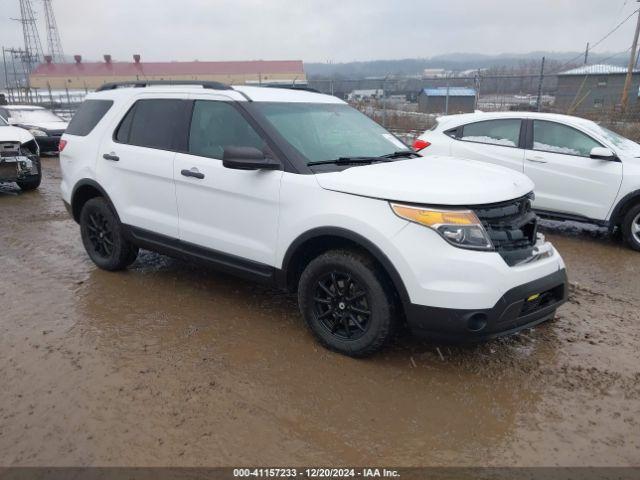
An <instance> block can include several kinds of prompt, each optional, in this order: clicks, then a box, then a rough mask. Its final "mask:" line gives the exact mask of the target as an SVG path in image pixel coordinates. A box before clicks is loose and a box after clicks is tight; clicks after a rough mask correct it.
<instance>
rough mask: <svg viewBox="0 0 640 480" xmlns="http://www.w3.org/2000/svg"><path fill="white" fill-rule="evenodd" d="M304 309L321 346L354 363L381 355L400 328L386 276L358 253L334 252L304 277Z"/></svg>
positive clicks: (300, 296) (300, 290)
mask: <svg viewBox="0 0 640 480" xmlns="http://www.w3.org/2000/svg"><path fill="white" fill-rule="evenodd" d="M298 303H299V305H300V311H301V312H302V315H303V317H304V319H305V321H306V322H307V325H308V326H309V328H310V329H311V332H312V333H313V334H314V336H315V337H316V338H317V339H318V341H319V342H320V343H321V344H322V345H323V346H325V347H326V348H328V349H330V350H333V351H336V352H339V353H342V354H345V355H348V356H351V357H366V356H369V355H372V354H374V353H376V352H377V351H379V350H381V349H382V348H383V347H384V346H385V345H386V344H387V343H388V342H389V341H390V340H391V338H392V337H393V335H394V333H395V330H396V325H397V323H398V322H397V320H396V318H395V310H396V309H395V301H394V295H393V290H392V288H391V287H390V285H389V283H388V281H387V280H386V278H385V276H384V275H383V273H382V272H381V271H380V269H379V267H378V266H377V265H376V264H375V262H374V261H373V260H372V259H371V258H370V257H369V256H368V255H366V254H364V253H361V252H358V251H354V250H332V251H329V252H327V253H324V254H322V255H320V256H318V257H317V258H315V259H314V260H312V261H311V262H310V263H309V265H308V266H307V268H306V269H305V270H304V272H303V273H302V276H301V277H300V282H299V285H298ZM365 312H366V313H365Z"/></svg>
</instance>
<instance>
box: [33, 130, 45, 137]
mask: <svg viewBox="0 0 640 480" xmlns="http://www.w3.org/2000/svg"><path fill="white" fill-rule="evenodd" d="M29 132H31V135H33V136H34V137H46V136H47V132H43V131H42V130H38V129H37V128H30V129H29Z"/></svg>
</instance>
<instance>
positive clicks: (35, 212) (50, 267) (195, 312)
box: [0, 158, 640, 466]
mask: <svg viewBox="0 0 640 480" xmlns="http://www.w3.org/2000/svg"><path fill="white" fill-rule="evenodd" d="M43 168H44V172H45V176H46V178H45V179H44V181H43V185H42V187H41V188H40V189H39V190H38V191H35V192H31V193H27V194H18V191H17V189H16V188H15V187H13V186H11V185H3V186H0V212H1V213H0V218H1V221H0V272H1V273H2V275H1V277H0V309H1V310H0V388H1V393H0V465H5V466H10V465H40V466H41V465H48V466H55V465H58V466H71V465H82V466H84V465H103V466H106V465H131V466H133V465H136V466H160V465H185V466H186V465H189V466H196V465H201V466H220V465H238V464H245V465H307V464H312V465H336V466H339V465H345V464H348V465H367V464H369V465H370V464H377V465H385V464H386V465H396V466H413V465H419V466H427V465H469V466H477V465H492V466H500V465H510V466H520V465H526V466H531V465H572V466H584V465H618V466H623V465H640V435H639V433H640V415H639V414H640V328H639V324H640V284H639V282H638V272H640V253H635V252H633V251H631V250H628V249H626V248H624V247H623V246H621V245H620V244H619V243H617V242H616V241H613V240H610V239H608V237H607V236H606V235H605V234H604V233H603V232H602V231H601V230H598V229H595V228H587V227H580V226H576V225H563V224H551V223H546V224H545V226H546V227H545V233H546V234H547V236H548V237H549V238H550V239H551V240H552V241H553V242H554V243H555V245H556V246H557V248H558V249H559V250H560V251H561V253H562V254H563V256H564V258H565V261H566V262H567V266H568V271H569V275H570V279H571V296H570V301H569V303H568V304H566V305H565V306H564V307H562V309H561V310H560V311H559V312H558V315H557V318H556V320H555V321H554V322H549V323H547V324H544V325H542V326H540V327H538V328H536V329H535V330H530V331H527V332H525V333H523V334H521V335H518V336H515V337H511V338H508V339H502V340H499V341H495V342H491V343H487V344H484V345H479V346H472V347H464V348H462V347H448V346H444V345H435V344H430V343H423V342H419V341H417V340H414V339H412V338H411V337H409V336H408V335H406V334H404V335H402V336H401V337H400V338H399V339H398V340H397V341H396V343H395V344H394V345H393V346H392V347H391V348H390V349H388V350H386V351H385V352H384V353H383V354H381V355H378V356H376V357H374V358H371V359H367V360H354V359H350V358H346V357H343V356H340V355H337V354H333V353H330V352H327V351H325V350H324V349H322V348H321V347H319V346H317V345H316V343H315V342H314V340H313V339H312V337H311V335H310V334H309V333H308V332H307V330H306V328H305V326H304V325H303V322H302V320H301V318H300V316H299V313H298V311H297V307H296V303H295V298H292V297H291V296H288V295H283V294H280V293H279V292H274V291H270V290H267V289H264V288H262V287H257V286H255V285H253V284H251V283H246V282H244V281H241V280H237V279H235V278H233V277H229V276H225V275H222V274H219V273H216V272H213V271H210V270H206V269H203V268H200V267H197V266H193V265H190V264H187V263H183V262H179V261H176V260H172V259H169V258H166V257H162V256H160V255H156V254H152V253H149V252H143V253H142V254H141V256H140V257H139V258H138V260H137V261H136V263H135V264H134V265H133V267H132V268H131V269H130V270H129V271H127V272H122V273H107V272H104V271H100V270H98V269H97V268H96V267H94V265H93V264H92V263H91V262H90V261H89V259H88V257H87V256H86V254H85V252H84V250H83V248H82V244H81V241H80V235H79V228H78V226H77V225H76V224H75V223H74V222H73V221H72V220H71V219H70V218H69V217H68V216H67V214H66V211H65V210H64V207H63V204H62V202H61V200H60V195H59V192H58V184H59V180H60V170H59V166H58V160H57V159H56V158H49V159H44V161H43Z"/></svg>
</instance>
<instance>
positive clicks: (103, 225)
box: [80, 197, 138, 271]
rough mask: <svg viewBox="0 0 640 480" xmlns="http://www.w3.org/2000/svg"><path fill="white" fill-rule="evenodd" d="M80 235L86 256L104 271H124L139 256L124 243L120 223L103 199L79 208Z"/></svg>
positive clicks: (136, 249)
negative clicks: (80, 209)
mask: <svg viewBox="0 0 640 480" xmlns="http://www.w3.org/2000/svg"><path fill="white" fill-rule="evenodd" d="M80 234H81V236H82V243H83V245H84V248H85V250H86V251H87V254H88V255H89V257H90V258H91V260H93V263H95V264H96V265H97V266H98V267H100V268H102V269H103V270H109V271H116V270H124V269H125V268H127V267H128V266H129V265H131V264H132V263H133V262H134V261H135V259H136V257H137V256H138V247H136V246H135V245H133V244H131V243H130V242H129V241H127V240H126V238H125V236H124V229H123V228H122V224H121V223H120V221H119V220H118V217H117V216H116V214H115V212H114V211H113V210H112V208H111V207H110V206H109V203H108V202H107V201H106V200H105V199H104V198H103V197H96V198H92V199H91V200H89V201H87V203H85V204H84V206H83V207H82V211H81V212H80Z"/></svg>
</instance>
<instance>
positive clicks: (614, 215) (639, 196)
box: [609, 190, 640, 231]
mask: <svg viewBox="0 0 640 480" xmlns="http://www.w3.org/2000/svg"><path fill="white" fill-rule="evenodd" d="M634 200H635V201H640V190H634V191H633V192H630V193H627V194H626V195H625V196H624V197H622V198H621V199H620V201H619V202H618V203H617V204H616V206H615V208H614V209H613V211H612V212H611V216H610V217H609V218H610V220H609V231H612V230H613V228H614V227H615V226H616V224H618V223H619V222H621V221H622V218H621V217H622V215H623V214H624V211H625V210H626V207H627V206H628V205H630V204H632V203H634Z"/></svg>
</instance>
